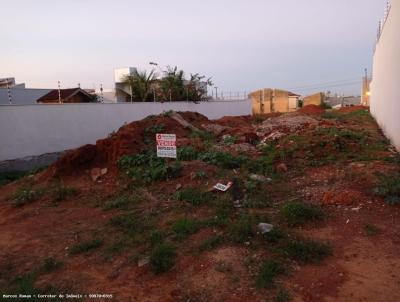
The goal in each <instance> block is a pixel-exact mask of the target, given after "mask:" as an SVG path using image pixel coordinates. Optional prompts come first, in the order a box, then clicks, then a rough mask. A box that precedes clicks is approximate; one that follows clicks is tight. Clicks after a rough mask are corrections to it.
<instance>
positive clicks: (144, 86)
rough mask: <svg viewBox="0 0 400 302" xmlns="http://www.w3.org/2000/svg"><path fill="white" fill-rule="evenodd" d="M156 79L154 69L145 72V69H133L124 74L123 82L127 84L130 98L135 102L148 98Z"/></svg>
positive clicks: (147, 99) (144, 100)
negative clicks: (140, 70)
mask: <svg viewBox="0 0 400 302" xmlns="http://www.w3.org/2000/svg"><path fill="white" fill-rule="evenodd" d="M155 80H156V75H155V73H154V70H152V71H150V73H149V74H147V72H146V71H143V72H139V71H137V70H135V71H134V72H133V73H131V74H130V75H127V76H125V78H124V82H125V83H126V84H128V85H129V88H130V90H131V94H132V100H134V101H135V102H146V101H149V100H150V96H151V88H152V85H153V84H154V82H155Z"/></svg>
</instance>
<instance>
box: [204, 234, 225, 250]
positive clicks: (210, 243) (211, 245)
mask: <svg viewBox="0 0 400 302" xmlns="http://www.w3.org/2000/svg"><path fill="white" fill-rule="evenodd" d="M222 242H223V238H222V236H218V235H214V236H211V237H209V238H206V239H204V240H203V241H202V242H201V243H200V245H199V251H200V252H204V251H209V250H212V249H215V248H216V247H218V246H219V245H221V243H222Z"/></svg>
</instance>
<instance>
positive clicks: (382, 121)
mask: <svg viewBox="0 0 400 302" xmlns="http://www.w3.org/2000/svg"><path fill="white" fill-rule="evenodd" d="M399 84H400V1H398V0H396V1H392V8H391V10H390V13H389V16H388V19H387V20H386V23H385V25H384V28H383V30H382V34H381V37H380V39H379V42H378V43H377V45H376V51H375V54H374V64H373V75H372V82H371V87H370V88H371V97H370V108H371V113H372V115H373V116H374V117H375V118H376V120H377V122H378V124H379V125H380V126H381V128H382V130H383V131H384V132H385V134H386V135H387V137H388V138H390V139H391V141H392V142H393V143H394V145H395V146H396V147H397V149H398V150H399V151H400V117H399V114H400V85H399Z"/></svg>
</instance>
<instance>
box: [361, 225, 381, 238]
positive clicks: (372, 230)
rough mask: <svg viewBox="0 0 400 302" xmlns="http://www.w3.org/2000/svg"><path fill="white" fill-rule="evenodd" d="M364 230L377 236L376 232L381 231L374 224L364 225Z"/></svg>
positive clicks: (370, 234)
mask: <svg viewBox="0 0 400 302" xmlns="http://www.w3.org/2000/svg"><path fill="white" fill-rule="evenodd" d="M364 231H365V234H367V235H368V236H375V235H376V234H378V233H379V231H380V230H379V228H378V227H376V226H375V225H373V224H366V225H364Z"/></svg>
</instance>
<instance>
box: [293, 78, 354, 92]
mask: <svg viewBox="0 0 400 302" xmlns="http://www.w3.org/2000/svg"><path fill="white" fill-rule="evenodd" d="M361 83H362V80H358V81H353V82H348V83H341V84H333V85H325V86H315V87H309V88H303V89H299V88H296V89H294V88H290V89H289V90H296V91H307V90H316V89H326V88H332V87H342V86H352V85H356V84H361Z"/></svg>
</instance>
